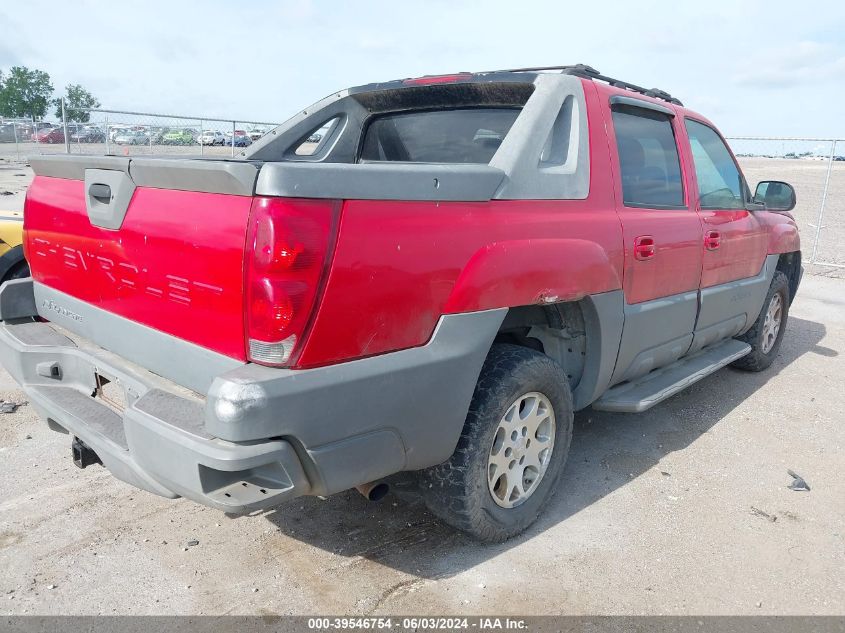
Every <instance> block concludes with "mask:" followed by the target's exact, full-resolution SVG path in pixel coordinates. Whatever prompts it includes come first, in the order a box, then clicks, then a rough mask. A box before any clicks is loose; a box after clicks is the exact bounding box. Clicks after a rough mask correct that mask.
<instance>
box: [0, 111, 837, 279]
mask: <svg viewBox="0 0 845 633" xmlns="http://www.w3.org/2000/svg"><path fill="white" fill-rule="evenodd" d="M87 113H88V117H87V118H88V120H87V121H85V122H75V121H67V122H61V121H60V122H58V123H47V122H40V121H32V120H25V119H2V120H0V157H6V158H16V159H17V160H19V161H25V160H26V158H27V157H28V156H30V155H33V154H49V153H70V154H93V155H98V154H99V155H102V154H116V155H128V156H134V155H144V154H203V155H205V154H209V155H219V156H234V155H235V154H236V153H237V151H238V150H239V148H242V147H246V146H248V145H250V144H251V143H253V142H255V141H256V140H258V139H259V138H261V136H263V135H264V134H266V133H267V132H269V131H270V130H271V129H272V128H274V127H276V125H277V124H276V123H268V122H258V121H238V120H232V119H215V118H208V117H201V116H178V115H169V114H149V113H144V112H128V111H119V110H103V109H94V110H89V111H87ZM728 140H729V141H730V143H731V146H732V148H733V150H734V152H735V153H736V155H737V157H738V158H739V162H740V164H741V166H742V169H743V172H744V173H745V176H746V178H747V179H748V182H749V184H750V185H751V186H752V187H754V186H755V184H756V183H757V182H759V181H761V180H783V181H785V182H788V183H790V184H791V185H792V186H793V187H795V191H796V193H797V197H798V204H797V206H796V208H795V210H794V211H793V214H794V216H795V219H796V220H797V222H798V225H799V227H800V229H801V234H802V250H803V252H804V261H805V262H807V263H812V264H818V265H821V266H832V267H836V268H845V140H843V139H813V138H777V137H751V136H736V137H729V139H728Z"/></svg>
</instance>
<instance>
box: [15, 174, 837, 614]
mask: <svg viewBox="0 0 845 633" xmlns="http://www.w3.org/2000/svg"><path fill="white" fill-rule="evenodd" d="M777 162H778V163H780V162H781V161H777ZM15 173H29V172H28V171H26V170H22V169H21V165H13V164H9V162H8V161H7V162H5V163H4V162H2V161H0V190H8V189H9V188H10V187H11V186H13V185H14V186H15V187H17V186H18V184H20V188H21V189H22V188H23V187H24V186H25V184H24V183H23V181H28V178H25V177H20V176H15V175H14V174H15ZM813 173H815V172H813ZM751 179H752V180H753V179H754V176H751ZM10 201H11V202H15V203H17V202H19V201H20V202H22V199H21V197H20V194H19V193H17V192H16V193H15V195H13V196H8V197H3V198H0V205H2V206H5V207H7V208H11V205H9V204H7V202H10ZM805 231H806V229H805ZM841 243H843V242H840V244H841ZM843 297H845V281H842V280H837V279H828V278H823V277H818V276H807V277H806V278H805V280H804V283H803V285H802V288H801V292H800V294H799V296H798V298H797V299H796V302H795V304H794V306H793V310H792V315H791V318H790V321H789V326H788V330H787V334H786V337H785V339H784V344H783V348H782V351H781V356H780V358H779V359H778V360H777V361H776V363H775V365H774V366H773V367H772V368H770V369H769V370H768V371H766V372H763V373H761V374H746V373H742V372H738V371H735V370H733V369H726V370H722V371H721V372H719V373H717V374H716V375H714V376H711V377H709V378H707V379H705V380H704V381H702V382H700V383H698V384H697V385H695V386H694V387H692V388H691V389H689V390H688V391H686V392H684V393H682V394H679V395H678V396H675V397H674V398H672V399H670V400H669V401H667V402H665V403H663V404H662V405H660V406H658V407H656V408H655V409H653V410H652V411H650V412H647V413H644V414H638V415H619V414H609V413H600V412H594V411H591V410H587V411H584V412H582V413H580V414H578V415H577V416H576V425H575V435H574V439H573V445H572V452H571V455H570V459H569V462H568V464H567V467H566V472H565V475H564V479H563V481H562V484H561V487H560V490H559V492H558V495H557V497H556V498H555V499H554V500H553V502H552V503H550V504H549V507H548V508H547V510H546V513H545V515H544V516H543V517H542V519H541V520H540V521H539V523H538V524H537V525H535V526H534V527H533V528H532V529H531V530H530V531H529V532H528V533H527V534H525V535H524V536H522V537H520V538H518V539H515V540H513V541H511V542H508V543H506V544H504V545H499V546H493V547H490V546H482V545H479V544H476V543H474V542H472V541H471V540H469V539H467V538H465V537H463V536H461V535H459V534H456V533H454V532H452V531H450V530H449V529H448V528H446V527H443V526H442V525H440V524H439V523H438V522H437V521H436V520H435V519H434V518H433V517H431V515H429V514H428V513H427V512H426V511H425V510H424V509H423V508H422V507H421V506H420V505H419V504H418V503H414V502H409V501H404V500H400V499H398V498H396V497H395V496H393V495H390V496H388V498H387V499H385V500H384V501H382V502H380V503H376V504H372V503H368V502H366V501H365V500H364V499H363V498H362V497H360V496H359V495H358V494H357V493H354V492H348V493H344V494H340V495H336V496H333V497H330V498H327V499H317V498H305V499H300V500H296V501H294V502H292V503H290V504H288V505H286V506H283V507H280V508H279V509H277V510H275V511H273V512H269V513H267V514H264V515H261V516H253V517H241V518H233V517H228V516H226V515H224V514H221V513H219V512H217V511H214V510H210V509H208V508H203V507H200V506H197V505H195V504H193V503H190V502H187V501H184V500H178V501H169V500H165V499H160V498H157V497H154V496H152V495H149V494H147V493H144V492H140V491H138V490H135V489H132V488H131V487H129V486H128V485H126V484H123V483H122V482H119V481H117V480H115V479H113V478H112V477H111V476H110V475H109V474H108V473H107V472H106V471H104V470H103V469H101V468H99V467H91V468H88V469H86V470H83V471H80V470H78V469H76V468H75V467H74V466H73V465H72V463H71V460H70V450H69V446H70V440H69V438H68V437H67V436H65V435H59V434H56V433H53V432H51V431H49V430H48V429H47V427H46V425H45V424H43V423H42V422H40V421H39V420H37V419H36V417H35V415H34V412H33V411H32V409H31V408H30V407H28V406H26V405H25V404H24V406H22V407H21V408H20V409H19V410H18V411H17V412H15V413H13V414H5V415H0V570H2V572H0V612H2V613H8V614H21V613H39V614H59V613H62V614H66V613H72V614H75V613H79V614H98V613H99V614H113V613H121V614H161V613H181V614H198V613H205V614H224V613H231V614H246V613H249V614H253V613H259V614H288V613H338V614H340V613H350V614H351V613H362V614H363V613H367V614H388V613H497V614H526V613H531V614H545V613H565V614H580V613H590V614H593V613H615V614H641V613H645V614H688V613H698V614H705V613H715V614H761V613H764V614H842V613H845V598H843V596H845V425H843V416H844V415H845V392H843V390H842V384H843V376H845V365H843V354H845V299H843ZM0 398H2V399H5V400H11V401H14V402H23V394H22V393H21V392H20V391H19V390H18V389H17V388H16V385H15V384H14V383H13V382H12V381H11V379H10V378H9V377H8V375H7V374H6V373H5V372H0ZM788 468H789V469H792V470H794V471H796V472H797V473H799V474H801V475H802V476H803V477H804V478H806V480H807V482H808V483H809V485H810V487H811V488H812V490H811V491H810V492H794V491H792V490H789V489H788V488H787V485H788V484H789V483H790V481H791V478H790V477H789V476H788V475H787V472H786V470H787V469H788ZM193 540H196V541H198V542H199V544H198V545H191V546H189V545H188V543H189V542H191V541H193Z"/></svg>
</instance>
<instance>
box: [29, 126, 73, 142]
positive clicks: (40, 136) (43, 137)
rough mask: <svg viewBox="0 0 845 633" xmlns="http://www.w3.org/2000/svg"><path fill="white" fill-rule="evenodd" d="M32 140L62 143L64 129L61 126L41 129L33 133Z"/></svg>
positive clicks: (63, 140)
mask: <svg viewBox="0 0 845 633" xmlns="http://www.w3.org/2000/svg"><path fill="white" fill-rule="evenodd" d="M33 140H34V141H35V142H36V143H64V142H65V131H64V129H63V128H61V127H48V128H44V129H41V127H40V126H39V128H38V131H37V132H35V133H34V134H33Z"/></svg>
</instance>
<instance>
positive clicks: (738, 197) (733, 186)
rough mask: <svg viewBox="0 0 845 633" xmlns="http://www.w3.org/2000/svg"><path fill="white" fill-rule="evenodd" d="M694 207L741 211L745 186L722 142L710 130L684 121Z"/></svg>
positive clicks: (691, 121)
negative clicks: (695, 187)
mask: <svg viewBox="0 0 845 633" xmlns="http://www.w3.org/2000/svg"><path fill="white" fill-rule="evenodd" d="M686 125H687V135H688V136H689V142H690V147H691V148H692V158H693V162H694V163H695V177H696V180H697V181H698V204H699V206H700V207H701V208H702V209H744V208H745V182H744V180H743V178H742V174H741V173H740V171H739V168H738V167H737V166H736V163H735V162H734V159H733V156H731V153H730V151H729V150H728V148H727V146H726V145H725V142H724V141H723V140H722V138H721V137H720V136H719V135H718V134H717V133H716V132H715V130H713V129H712V128H710V127H708V126H706V125H704V124H703V123H699V122H698V121H693V120H691V119H687V121H686Z"/></svg>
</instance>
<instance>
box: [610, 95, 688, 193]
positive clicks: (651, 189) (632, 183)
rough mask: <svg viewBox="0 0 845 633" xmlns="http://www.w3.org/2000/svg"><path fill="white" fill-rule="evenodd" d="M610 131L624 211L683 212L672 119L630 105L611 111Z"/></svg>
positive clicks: (681, 189) (682, 191)
mask: <svg viewBox="0 0 845 633" xmlns="http://www.w3.org/2000/svg"><path fill="white" fill-rule="evenodd" d="M613 128H614V130H615V132H616V148H617V150H618V152H619V164H620V169H621V172H622V174H621V175H622V199H623V202H624V204H625V206H626V207H646V208H652V209H681V208H684V187H683V183H682V181H681V164H680V160H679V159H678V146H677V143H676V142H675V133H674V131H673V130H672V121H671V117H670V116H669V115H667V114H664V113H662V112H656V111H653V110H647V109H645V108H638V107H635V106H629V105H616V106H614V107H613Z"/></svg>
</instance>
